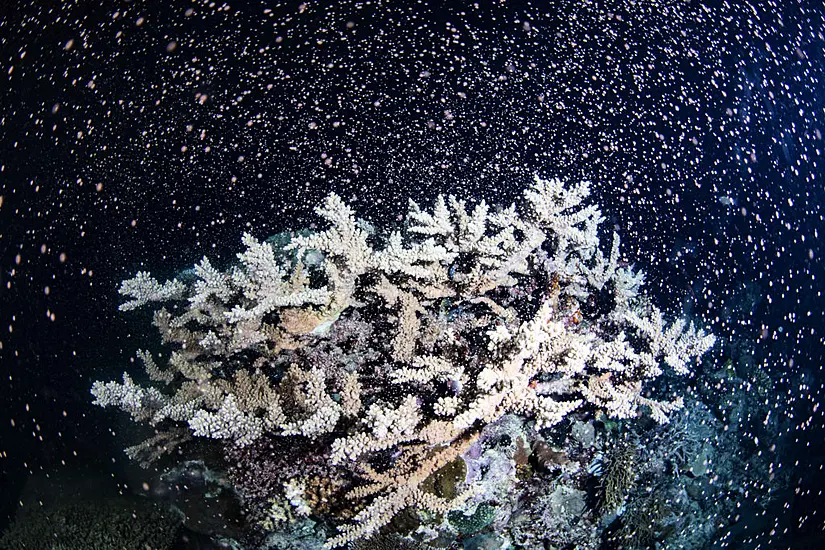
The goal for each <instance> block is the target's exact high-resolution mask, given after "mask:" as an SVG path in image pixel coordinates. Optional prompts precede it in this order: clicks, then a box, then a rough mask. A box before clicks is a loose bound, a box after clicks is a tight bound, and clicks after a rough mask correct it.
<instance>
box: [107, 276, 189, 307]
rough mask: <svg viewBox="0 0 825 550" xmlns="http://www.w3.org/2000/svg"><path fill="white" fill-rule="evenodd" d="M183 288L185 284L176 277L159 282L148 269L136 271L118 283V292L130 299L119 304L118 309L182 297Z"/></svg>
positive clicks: (184, 288)
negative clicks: (129, 277)
mask: <svg viewBox="0 0 825 550" xmlns="http://www.w3.org/2000/svg"><path fill="white" fill-rule="evenodd" d="M185 290H186V286H185V285H184V284H183V283H182V282H180V281H178V280H177V279H172V280H171V281H166V282H165V283H163V284H161V283H159V282H158V281H157V280H156V279H155V278H154V277H152V276H151V275H150V274H149V272H148V271H138V272H137V273H136V274H135V276H134V277H132V278H131V279H126V280H125V281H123V282H122V283H120V288H119V289H118V292H119V293H120V294H121V295H123V296H128V297H129V298H131V299H130V300H128V301H126V302H124V303H122V304H120V307H119V308H118V309H120V311H130V310H132V309H137V308H139V307H141V306H144V305H146V304H148V303H149V302H165V301H167V300H176V299H179V298H182V297H183V294H184V292H185Z"/></svg>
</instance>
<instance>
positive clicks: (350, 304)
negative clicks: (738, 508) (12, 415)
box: [92, 178, 714, 547]
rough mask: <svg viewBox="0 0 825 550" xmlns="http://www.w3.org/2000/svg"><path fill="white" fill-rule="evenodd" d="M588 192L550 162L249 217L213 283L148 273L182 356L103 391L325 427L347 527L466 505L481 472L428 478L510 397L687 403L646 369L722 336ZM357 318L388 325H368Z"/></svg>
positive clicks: (556, 413) (202, 275)
mask: <svg viewBox="0 0 825 550" xmlns="http://www.w3.org/2000/svg"><path fill="white" fill-rule="evenodd" d="M588 196H589V186H588V184H586V183H579V184H576V185H572V186H565V185H564V184H563V183H562V182H560V181H559V180H544V179H540V178H536V181H535V183H534V184H533V185H532V186H531V187H530V188H529V189H527V190H526V191H525V193H524V195H523V201H522V203H521V204H520V205H515V204H514V205H511V206H510V207H508V208H504V209H491V208H490V206H488V205H487V204H486V203H485V202H483V201H482V202H480V203H477V204H475V205H468V203H467V202H466V201H464V200H459V199H457V198H455V197H452V196H450V197H446V198H445V197H439V198H438V199H437V200H436V202H435V205H434V207H433V209H432V211H426V210H425V209H422V207H421V206H419V205H418V204H417V203H415V202H413V201H410V210H409V213H408V215H407V219H406V225H405V228H404V230H403V231H395V232H392V233H390V234H383V233H380V232H377V231H372V230H370V229H369V226H368V224H366V223H364V222H362V221H360V220H357V219H356V218H355V213H354V211H353V210H352V209H350V208H349V207H348V206H347V205H346V204H345V203H344V202H343V201H342V200H341V199H340V197H338V196H337V195H335V194H330V195H329V196H328V197H327V198H326V200H325V201H324V203H323V204H322V205H320V206H319V207H318V208H316V213H317V214H318V215H319V216H320V217H321V218H323V219H324V220H325V221H326V222H327V225H328V228H327V229H325V230H322V231H319V232H315V233H307V232H304V233H301V234H296V235H295V236H294V237H293V238H292V239H291V241H290V242H289V244H288V245H286V246H285V247H284V248H283V249H275V248H274V247H273V246H272V245H270V244H268V243H266V242H260V241H258V240H256V239H255V238H254V237H252V236H251V235H249V234H245V235H244V237H243V243H244V245H245V246H246V250H245V251H244V252H242V253H240V254H238V263H237V264H236V265H234V266H231V267H230V268H229V269H228V270H227V271H220V270H218V269H216V268H215V267H214V266H212V264H211V263H210V262H209V260H208V259H207V258H204V259H203V260H201V262H200V263H199V264H198V265H197V266H196V269H195V272H196V275H197V280H196V281H195V282H194V283H193V284H185V283H183V282H181V281H178V280H177V279H174V280H172V281H166V282H165V283H162V284H161V283H160V282H158V281H156V280H155V279H153V278H151V276H150V275H149V274H148V273H144V272H141V273H138V275H137V276H136V277H135V278H134V279H130V280H128V281H124V283H123V284H122V285H121V288H120V292H121V294H123V295H124V296H127V297H128V298H129V301H128V302H127V303H126V304H124V305H123V306H121V309H124V310H128V309H134V308H136V307H140V306H142V305H146V304H149V303H157V302H163V303H164V304H165V306H164V308H162V309H159V310H158V312H157V313H156V315H155V325H156V326H157V327H158V328H159V330H160V331H161V336H162V338H163V340H164V342H166V343H168V344H170V345H172V346H173V347H175V348H176V349H175V351H173V352H172V354H171V356H170V357H169V360H168V361H167V365H166V366H165V368H161V367H159V366H158V365H156V364H155V362H154V359H153V358H152V357H151V356H149V355H148V354H146V353H145V352H143V354H142V355H141V357H142V358H143V360H144V363H145V364H146V367H147V371H148V374H149V375H150V378H151V379H152V380H155V381H158V382H162V383H163V384H164V387H163V388H161V389H158V388H155V387H142V386H140V385H138V384H136V383H135V382H134V381H133V379H132V378H131V377H130V376H129V375H128V374H124V377H123V383H119V382H106V383H103V382H95V384H94V386H93V388H92V393H93V394H94V396H95V403H96V404H99V405H101V406H109V405H111V406H117V407H119V408H121V409H123V410H125V411H127V412H129V413H130V414H131V415H132V417H133V419H134V420H135V421H140V422H149V423H151V424H153V425H156V426H157V425H160V424H172V425H177V426H179V425H185V426H188V428H189V429H190V430H191V432H192V434H193V435H194V436H195V437H206V438H213V439H217V440H225V441H226V443H227V445H234V446H239V447H244V446H250V445H255V444H256V442H257V441H259V440H263V439H267V438H279V437H299V438H306V439H308V440H312V441H313V442H314V444H315V445H317V447H318V448H321V449H325V451H324V453H325V454H324V457H323V460H325V461H326V462H327V464H328V466H329V468H330V471H335V472H337V473H336V476H338V477H337V478H338V479H341V478H346V479H349V480H350V483H351V487H350V490H349V491H348V492H347V497H346V498H349V499H351V500H353V501H355V502H357V503H358V504H357V507H359V508H360V511H358V512H357V514H355V516H354V519H355V520H356V523H350V524H345V525H343V526H342V527H341V528H340V531H341V532H340V534H339V535H338V536H336V537H333V538H331V539H330V540H329V541H328V546H330V547H336V546H341V545H343V544H346V543H348V542H350V541H353V540H357V539H362V538H365V537H369V536H371V535H372V534H373V533H374V532H375V531H376V530H377V529H379V528H380V527H382V526H383V525H385V524H386V523H388V522H389V521H391V520H392V518H393V516H394V515H395V514H396V513H398V512H399V511H401V510H403V509H404V508H407V507H419V508H426V509H429V510H431V511H434V512H438V513H441V512H446V511H448V510H450V509H453V508H459V507H460V506H461V505H462V503H463V502H465V500H466V499H467V498H468V496H471V495H472V492H473V490H474V488H473V487H472V485H470V486H468V487H465V488H464V489H465V490H464V491H462V492H461V494H460V495H459V496H457V497H456V498H455V499H453V500H451V501H450V500H445V499H443V498H440V497H437V496H436V495H433V494H430V493H428V492H427V491H425V490H424V489H422V488H421V487H420V486H421V485H422V483H423V482H424V481H425V480H426V479H427V477H428V476H429V475H431V474H432V473H433V472H435V471H437V470H438V469H439V468H441V467H443V466H444V465H445V464H447V463H448V462H449V461H451V460H454V459H455V458H457V457H459V456H461V454H462V453H463V452H464V450H466V448H467V447H468V445H469V444H470V443H471V442H472V441H473V439H474V438H475V437H476V436H477V435H478V433H479V431H480V429H481V428H482V427H483V426H485V425H486V424H489V423H492V422H495V421H496V420H497V419H499V418H501V417H502V416H504V415H506V414H513V413H515V414H520V415H523V416H525V417H527V418H530V419H533V420H534V422H535V428H536V429H542V428H545V427H549V426H553V425H555V424H557V423H558V422H560V421H561V420H563V419H564V418H565V417H566V416H567V415H568V414H569V413H570V412H572V411H574V410H576V409H578V408H581V407H591V408H593V409H597V410H600V411H603V412H604V413H606V414H607V415H610V416H613V417H617V418H631V417H634V416H636V415H638V414H639V413H640V411H641V410H642V409H645V408H647V409H649V410H650V411H651V414H652V416H653V418H654V419H655V420H657V421H658V422H662V423H664V422H667V421H668V418H667V415H668V413H669V412H670V411H672V410H674V409H676V408H679V407H680V406H681V398H680V397H679V396H676V397H675V398H674V399H673V400H672V401H670V402H667V401H657V400H654V399H651V398H649V397H646V396H644V395H643V391H644V384H645V382H647V381H650V380H652V379H655V378H656V377H658V376H660V375H661V374H662V368H661V366H660V365H661V364H663V363H664V364H667V365H669V366H670V367H672V368H673V370H674V371H675V372H676V373H677V374H685V373H687V372H688V371H689V366H690V364H691V362H692V361H694V360H695V359H696V358H697V357H699V356H701V355H702V354H703V353H704V352H705V351H707V350H708V349H709V348H710V347H711V346H712V345H713V343H714V337H713V336H712V335H709V334H705V333H704V332H703V331H702V330H697V329H696V328H695V327H694V326H693V325H692V324H690V325H687V324H686V323H685V322H684V321H682V320H676V321H674V322H673V323H672V324H671V325H666V323H665V321H664V318H663V315H662V313H661V311H660V310H659V309H657V308H655V307H653V306H650V305H648V301H647V300H646V299H643V296H641V295H640V294H639V291H640V287H641V285H642V284H643V276H642V274H641V273H636V272H634V271H633V270H632V269H630V268H628V267H619V265H620V262H619V259H620V258H619V241H618V236H617V235H615V234H614V235H613V238H612V243H611V249H610V253H609V256H608V257H605V256H604V255H603V253H602V251H601V250H600V248H599V224H600V222H601V220H602V218H601V214H600V212H599V210H598V208H597V207H596V206H594V205H587V204H585V201H586V199H587V197H588ZM319 257H320V258H322V259H321V260H320V261H319V260H318V258H319ZM310 259H311V261H310ZM605 294H607V295H608V296H609V300H608V304H606V305H605V304H602V306H601V307H599V308H587V307H585V302H586V301H587V300H588V298H589V297H590V296H591V295H600V296H604V295H605ZM602 299H603V298H602ZM352 323H361V324H364V323H367V324H369V325H370V326H371V327H372V329H371V332H370V334H373V335H375V336H372V337H369V338H357V337H354V336H353V334H354V331H353V330H352V329H350V328H348V326H349V325H351V324H352ZM333 343H334V344H333ZM273 475H277V474H276V473H273ZM285 481H286V480H285ZM272 486H273V487H274V486H283V483H280V484H278V483H275V484H273V485H272ZM274 496H278V495H274ZM280 496H281V497H282V498H284V499H285V500H287V501H289V495H286V494H281V495H280ZM293 497H294V495H293ZM344 506H345V504H343V503H342V505H341V507H342V508H343V507H344ZM302 511H307V510H304V509H302ZM350 517H352V515H350Z"/></svg>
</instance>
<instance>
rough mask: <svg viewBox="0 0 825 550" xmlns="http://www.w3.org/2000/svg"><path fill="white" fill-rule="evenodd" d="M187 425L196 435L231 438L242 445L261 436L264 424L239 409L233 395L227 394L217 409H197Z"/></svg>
mask: <svg viewBox="0 0 825 550" xmlns="http://www.w3.org/2000/svg"><path fill="white" fill-rule="evenodd" d="M189 427H190V428H191V429H192V432H193V433H194V435H196V436H200V437H211V438H214V439H231V440H233V441H234V442H235V444H236V445H238V446H240V447H244V446H246V445H249V444H250V443H252V442H253V441H255V440H256V439H257V438H258V437H260V436H261V434H262V433H263V429H264V424H263V421H262V420H261V419H260V418H257V417H255V416H251V415H248V414H245V413H244V412H243V411H241V410H240V409H239V408H238V405H237V403H236V402H235V396H234V395H227V396H226V397H225V398H224V400H223V403H221V407H220V408H219V409H218V410H217V411H215V412H209V411H206V410H199V411H198V412H197V413H195V415H194V416H193V417H192V418H191V419H189Z"/></svg>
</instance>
